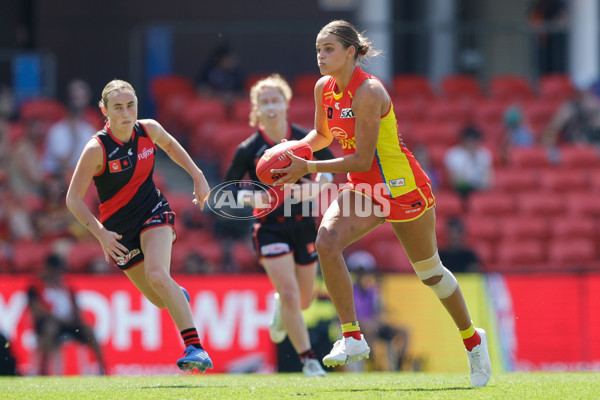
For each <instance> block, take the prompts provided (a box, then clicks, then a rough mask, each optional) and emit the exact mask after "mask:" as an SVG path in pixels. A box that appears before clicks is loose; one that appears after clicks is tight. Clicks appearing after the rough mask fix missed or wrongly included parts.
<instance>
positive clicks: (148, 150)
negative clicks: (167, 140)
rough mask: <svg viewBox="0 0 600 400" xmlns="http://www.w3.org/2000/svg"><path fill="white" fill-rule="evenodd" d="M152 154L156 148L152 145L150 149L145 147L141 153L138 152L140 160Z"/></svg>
mask: <svg viewBox="0 0 600 400" xmlns="http://www.w3.org/2000/svg"><path fill="white" fill-rule="evenodd" d="M152 154H154V149H153V148H152V147H150V148H149V149H146V148H144V150H142V152H141V153H140V154H138V160H143V159H145V158H148V157H150V156H151V155H152Z"/></svg>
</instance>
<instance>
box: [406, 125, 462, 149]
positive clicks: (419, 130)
mask: <svg viewBox="0 0 600 400" xmlns="http://www.w3.org/2000/svg"><path fill="white" fill-rule="evenodd" d="M459 134H460V125H458V124H456V123H452V122H423V123H421V124H414V125H413V126H412V133H411V138H412V142H413V143H422V144H424V145H426V146H436V145H437V146H447V147H449V146H452V145H455V144H457V143H458V141H459Z"/></svg>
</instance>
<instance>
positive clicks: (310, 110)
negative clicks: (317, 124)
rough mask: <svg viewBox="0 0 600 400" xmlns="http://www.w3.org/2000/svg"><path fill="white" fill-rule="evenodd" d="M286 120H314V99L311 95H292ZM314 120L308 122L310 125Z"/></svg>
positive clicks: (296, 121) (295, 121)
mask: <svg viewBox="0 0 600 400" xmlns="http://www.w3.org/2000/svg"><path fill="white" fill-rule="evenodd" d="M288 120H289V121H290V122H294V123H298V121H306V120H311V121H314V120H315V100H314V98H313V97H294V98H293V99H292V101H291V102H290V108H289V110H288ZM313 125H314V122H313V123H312V124H310V126H309V127H312V126H313Z"/></svg>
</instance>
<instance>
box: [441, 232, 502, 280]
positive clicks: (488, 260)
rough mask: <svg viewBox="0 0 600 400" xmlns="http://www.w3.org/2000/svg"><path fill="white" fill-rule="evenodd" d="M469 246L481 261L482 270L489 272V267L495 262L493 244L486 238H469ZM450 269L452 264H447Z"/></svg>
mask: <svg viewBox="0 0 600 400" xmlns="http://www.w3.org/2000/svg"><path fill="white" fill-rule="evenodd" d="M468 243H469V247H471V249H472V250H473V251H474V252H475V254H477V258H479V261H480V263H481V267H482V272H491V271H489V268H490V267H491V266H492V265H494V263H495V262H496V254H495V253H496V251H495V244H494V243H490V242H488V241H486V240H470V241H469V242H468ZM447 267H448V268H449V269H450V270H452V266H451V265H450V266H447Z"/></svg>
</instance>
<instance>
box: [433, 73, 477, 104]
mask: <svg viewBox="0 0 600 400" xmlns="http://www.w3.org/2000/svg"><path fill="white" fill-rule="evenodd" d="M441 95H442V96H443V97H444V98H446V99H448V100H460V99H465V98H468V99H474V100H479V99H481V98H482V97H483V90H482V88H481V84H480V82H479V80H478V79H477V78H476V77H474V76H472V75H460V74H458V75H449V76H446V77H444V78H442V81H441Z"/></svg>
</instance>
